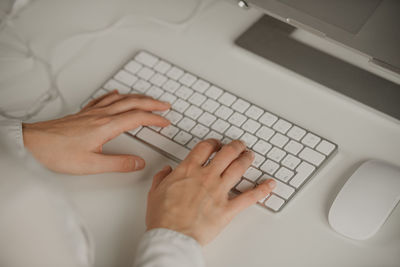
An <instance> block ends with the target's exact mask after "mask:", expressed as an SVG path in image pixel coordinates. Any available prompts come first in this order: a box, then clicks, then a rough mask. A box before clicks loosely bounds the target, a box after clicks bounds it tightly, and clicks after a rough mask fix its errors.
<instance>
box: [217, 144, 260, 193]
mask: <svg viewBox="0 0 400 267" xmlns="http://www.w3.org/2000/svg"><path fill="white" fill-rule="evenodd" d="M253 160H254V153H253V152H252V151H250V150H245V151H244V152H243V153H242V154H240V156H239V157H238V158H237V159H235V160H234V161H233V162H232V163H231V165H229V166H228V168H226V170H225V171H224V173H223V174H222V181H223V185H224V187H226V190H227V191H229V190H230V189H231V188H232V187H233V186H234V185H235V184H237V182H239V180H240V178H242V176H243V174H244V173H245V171H246V170H247V169H248V168H249V167H250V165H251V163H252V162H253Z"/></svg>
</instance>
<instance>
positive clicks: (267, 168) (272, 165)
mask: <svg viewBox="0 0 400 267" xmlns="http://www.w3.org/2000/svg"><path fill="white" fill-rule="evenodd" d="M278 168H279V164H278V163H276V162H274V161H272V160H270V159H267V160H266V161H265V162H264V164H263V165H261V167H260V169H261V170H262V171H264V172H266V173H268V174H269V175H273V174H274V173H275V172H276V170H277V169H278Z"/></svg>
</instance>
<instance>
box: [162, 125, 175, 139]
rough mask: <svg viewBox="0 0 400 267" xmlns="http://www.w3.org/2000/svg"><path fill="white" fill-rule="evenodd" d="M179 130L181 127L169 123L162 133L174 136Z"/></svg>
mask: <svg viewBox="0 0 400 267" xmlns="http://www.w3.org/2000/svg"><path fill="white" fill-rule="evenodd" d="M178 132H179V129H178V128H177V127H175V126H173V125H168V126H167V127H164V128H163V129H162V130H161V131H160V133H161V134H162V135H165V136H166V137H168V138H171V139H172V138H173V137H174V136H175V135H176V134H177V133H178Z"/></svg>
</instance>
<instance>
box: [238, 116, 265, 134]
mask: <svg viewBox="0 0 400 267" xmlns="http://www.w3.org/2000/svg"><path fill="white" fill-rule="evenodd" d="M260 126H261V124H259V123H258V122H256V121H255V120H252V119H248V120H247V121H246V122H245V123H244V124H243V126H242V128H243V129H245V130H246V131H248V132H249V133H252V134H254V133H255V132H256V131H257V130H258V128H260Z"/></svg>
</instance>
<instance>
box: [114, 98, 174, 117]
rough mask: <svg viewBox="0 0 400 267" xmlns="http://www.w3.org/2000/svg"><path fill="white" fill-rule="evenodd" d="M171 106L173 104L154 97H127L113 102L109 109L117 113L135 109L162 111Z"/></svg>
mask: <svg viewBox="0 0 400 267" xmlns="http://www.w3.org/2000/svg"><path fill="white" fill-rule="evenodd" d="M170 107H171V104H169V103H167V102H161V101H158V100H156V99H152V98H139V97H127V98H124V99H121V100H119V101H116V102H114V103H113V104H111V105H109V106H108V107H107V109H108V112H109V113H110V114H117V113H122V112H126V111H129V110H133V109H140V110H145V111H160V110H167V109H169V108H170Z"/></svg>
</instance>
